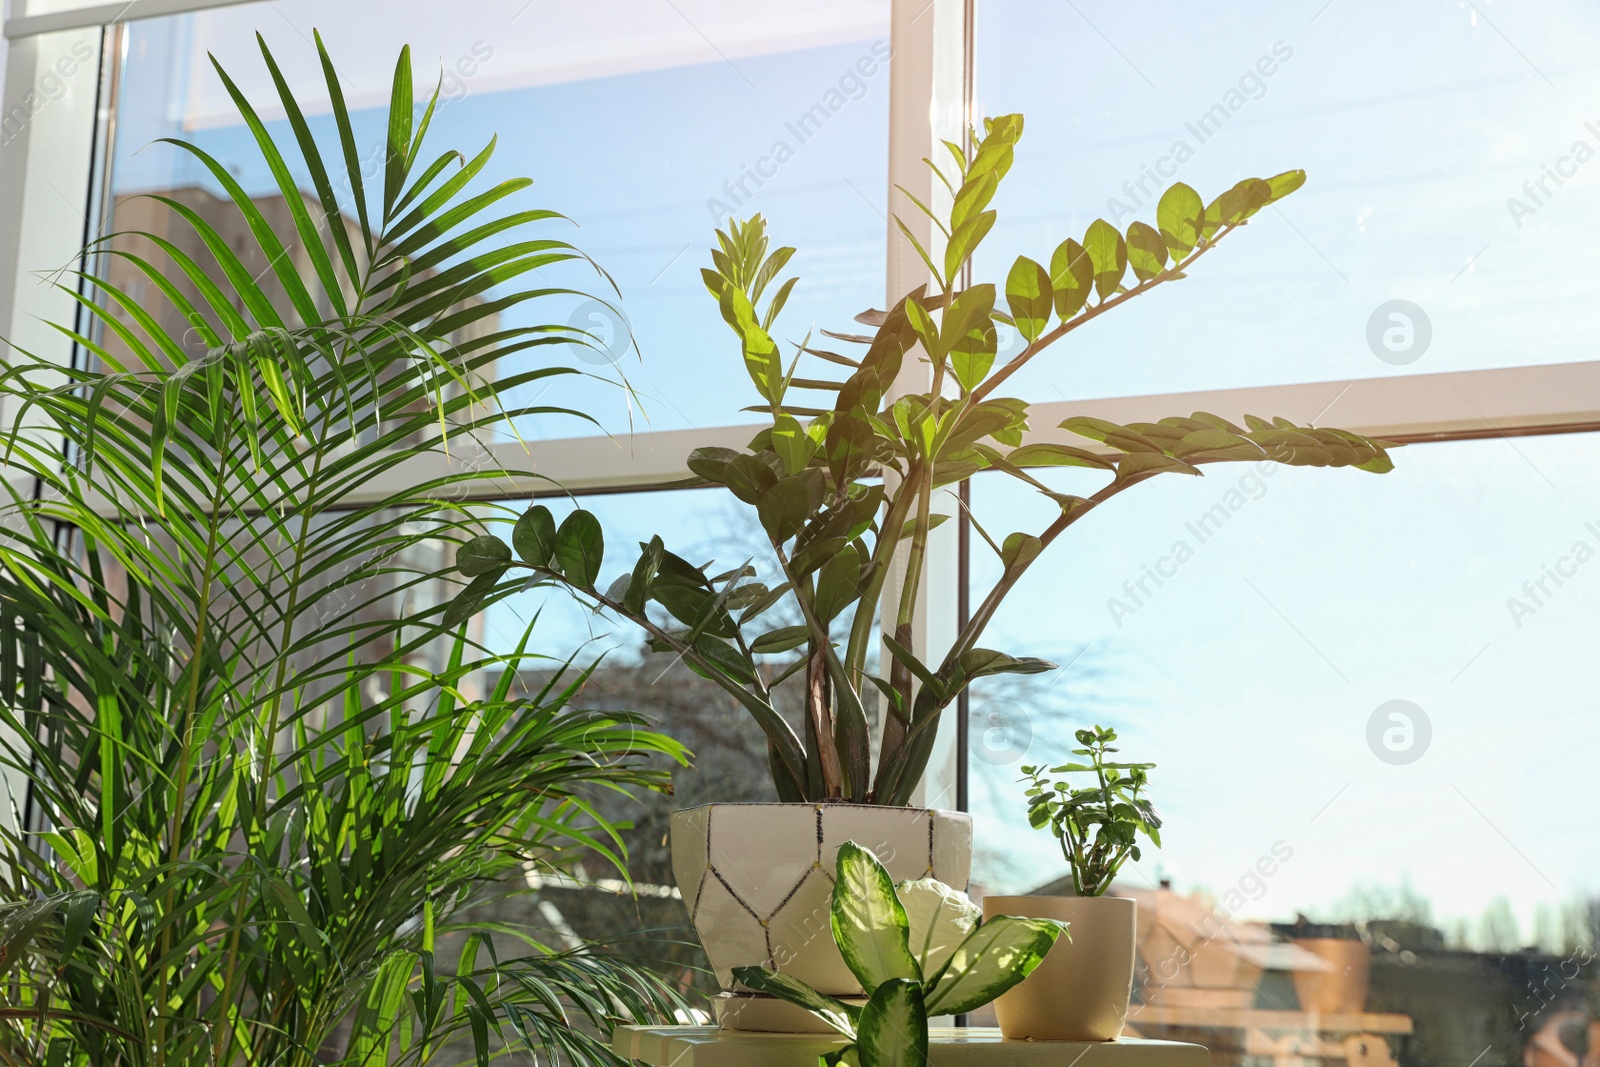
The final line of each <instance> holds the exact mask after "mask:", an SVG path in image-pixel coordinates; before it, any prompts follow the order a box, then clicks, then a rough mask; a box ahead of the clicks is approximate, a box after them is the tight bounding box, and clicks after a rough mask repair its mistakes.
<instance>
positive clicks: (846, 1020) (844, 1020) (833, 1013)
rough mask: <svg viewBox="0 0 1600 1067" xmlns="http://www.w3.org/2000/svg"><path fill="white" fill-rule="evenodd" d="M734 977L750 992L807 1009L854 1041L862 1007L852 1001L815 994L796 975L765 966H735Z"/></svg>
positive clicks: (813, 990)
mask: <svg viewBox="0 0 1600 1067" xmlns="http://www.w3.org/2000/svg"><path fill="white" fill-rule="evenodd" d="M733 977H734V978H735V979H737V980H738V981H739V982H741V983H743V984H744V987H745V988H746V989H748V990H750V991H751V992H752V993H766V994H768V995H770V996H774V997H777V998H778V999H779V1000H786V1001H788V1002H789V1003H790V1004H793V1005H795V1006H796V1007H801V1008H804V1009H805V1010H806V1011H809V1012H810V1013H811V1014H813V1015H815V1016H816V1017H817V1018H819V1019H821V1020H822V1021H823V1022H825V1023H827V1024H828V1025H829V1026H831V1027H833V1028H834V1029H835V1030H837V1031H839V1032H840V1033H841V1034H843V1035H844V1036H845V1037H848V1038H851V1039H852V1040H853V1039H854V1038H855V1036H856V1023H857V1021H858V1020H859V1019H860V1017H861V1009H860V1008H858V1007H856V1006H854V1005H853V1004H846V1003H845V1002H844V1001H842V1000H835V999H834V998H833V997H830V996H828V995H826V994H824V993H818V992H817V991H816V990H815V989H812V988H811V987H810V986H808V985H806V984H805V983H804V982H802V981H800V980H799V979H798V978H791V977H789V976H788V975H786V974H780V973H779V972H777V971H769V970H767V969H766V968H765V967H735V968H734V969H733Z"/></svg>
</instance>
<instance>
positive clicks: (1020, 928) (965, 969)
mask: <svg viewBox="0 0 1600 1067" xmlns="http://www.w3.org/2000/svg"><path fill="white" fill-rule="evenodd" d="M1065 931H1066V924H1065V923H1058V922H1054V921H1053V920H1050V919H1019V918H1017V917H1015V916H1012V915H997V916H995V917H994V918H992V919H990V920H989V921H988V922H986V923H984V924H983V925H982V926H980V927H978V929H976V930H974V931H973V932H972V933H971V934H970V935H968V937H967V939H966V940H965V941H963V942H962V943H961V944H960V946H959V947H957V948H956V950H955V952H954V953H953V954H952V955H951V957H950V963H949V965H948V966H946V967H945V971H944V974H942V975H940V976H939V981H938V982H937V983H936V984H935V985H934V987H933V992H932V993H930V994H929V996H928V998H927V1003H926V1007H927V1010H928V1013H929V1014H930V1015H960V1014H961V1013H963V1012H969V1011H972V1010H974V1009H976V1008H981V1007H982V1006H983V1005H985V1004H987V1003H989V1002H990V1001H991V1000H993V999H994V998H995V997H998V996H999V995H1000V994H1001V993H1004V992H1005V991H1006V990H1008V989H1010V988H1011V987H1012V986H1014V985H1016V984H1017V983H1018V982H1020V981H1022V980H1023V979H1024V978H1026V977H1028V975H1030V974H1032V973H1033V969H1034V968H1035V967H1037V966H1039V964H1040V962H1042V961H1043V960H1044V956H1045V953H1047V952H1049V951H1050V947H1051V946H1052V945H1054V944H1055V943H1056V938H1058V937H1060V936H1061V934H1063V933H1064V932H1065Z"/></svg>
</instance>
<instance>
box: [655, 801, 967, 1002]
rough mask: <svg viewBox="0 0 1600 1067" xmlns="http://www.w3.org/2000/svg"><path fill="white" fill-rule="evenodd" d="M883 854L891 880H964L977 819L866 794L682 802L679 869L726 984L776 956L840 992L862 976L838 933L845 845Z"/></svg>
mask: <svg viewBox="0 0 1600 1067" xmlns="http://www.w3.org/2000/svg"><path fill="white" fill-rule="evenodd" d="M846 841H855V842H857V843H858V844H861V845H863V846H865V847H867V848H870V849H871V850H872V851H873V852H874V853H876V854H877V856H878V858H879V859H880V860H881V861H882V862H883V864H884V866H885V867H887V868H888V870H889V873H890V875H891V876H892V877H893V878H894V879H895V881H901V880H903V879H907V878H940V879H941V880H947V881H954V882H959V883H960V885H962V886H964V885H965V883H966V878H967V874H968V872H969V870H970V867H971V823H970V821H969V819H968V817H967V816H964V815H958V814H956V813H953V812H941V811H930V810H926V809H917V808H892V807H883V806H879V805H868V804H712V805H707V806H705V807H701V808H694V809H691V810H688V811H680V812H675V813H674V815H673V826H672V854H673V873H674V874H675V875H676V877H677V879H678V886H679V890H680V892H681V893H682V895H683V900H684V904H685V905H686V906H687V907H688V908H689V913H690V918H691V920H692V921H693V922H694V926H695V929H696V931H697V932H698V933H699V935H700V941H701V945H702V946H703V947H704V948H705V950H706V955H707V956H708V957H710V960H711V963H712V966H713V967H714V968H715V969H716V971H717V978H718V980H719V981H720V982H721V983H722V985H723V987H724V988H731V986H732V978H733V976H732V973H731V972H732V969H733V968H734V967H740V966H751V965H760V966H767V967H773V968H775V969H777V970H779V971H782V972H783V973H785V974H788V975H790V976H792V977H794V978H798V979H800V980H801V981H804V982H806V983H808V984H809V985H811V986H813V987H814V988H816V989H819V990H821V991H823V992H828V993H833V994H846V995H848V994H853V993H858V992H859V990H860V986H859V985H858V984H857V983H856V981H855V976H854V975H852V974H851V973H850V970H849V968H848V967H846V966H845V963H844V960H843V959H842V958H840V956H839V950H838V948H837V947H836V946H835V944H834V941H833V931H832V928H831V926H830V925H829V906H830V902H831V899H832V894H833V867H834V864H835V861H836V857H837V854H838V851H839V846H840V845H842V844H844V842H846Z"/></svg>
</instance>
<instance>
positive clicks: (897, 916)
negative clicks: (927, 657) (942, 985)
mask: <svg viewBox="0 0 1600 1067" xmlns="http://www.w3.org/2000/svg"><path fill="white" fill-rule="evenodd" d="M832 921H833V939H834V940H835V941H836V942H838V944H839V953H840V955H842V956H843V957H844V962H845V965H846V966H848V967H849V968H850V973H851V974H853V975H855V976H856V981H858V982H860V983H861V987H862V988H863V989H868V990H873V989H877V988H878V987H879V986H880V985H882V984H883V983H884V982H887V981H889V980H891V979H894V978H909V979H911V980H912V981H915V982H921V981H922V971H921V969H920V968H919V967H918V966H917V961H916V957H914V956H912V955H911V948H910V921H909V920H908V919H907V918H906V909H905V907H904V906H903V905H901V903H900V898H899V897H897V896H895V894H894V881H893V879H891V878H890V877H889V872H888V871H887V870H885V869H884V866H883V864H881V863H879V862H878V857H876V856H874V855H873V854H872V853H871V852H869V851H867V850H866V849H865V848H862V847H861V846H860V845H858V844H856V843H855V842H854V841H846V842H845V843H844V844H843V845H840V846H839V861H838V866H837V873H836V877H835V880H834V883H833V915H832Z"/></svg>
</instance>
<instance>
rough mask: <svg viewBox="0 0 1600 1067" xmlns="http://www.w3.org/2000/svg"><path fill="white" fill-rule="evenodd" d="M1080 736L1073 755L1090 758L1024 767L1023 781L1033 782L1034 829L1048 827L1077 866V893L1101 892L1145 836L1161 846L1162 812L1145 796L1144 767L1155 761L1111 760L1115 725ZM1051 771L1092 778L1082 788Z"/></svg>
mask: <svg viewBox="0 0 1600 1067" xmlns="http://www.w3.org/2000/svg"><path fill="white" fill-rule="evenodd" d="M1075 736H1076V737H1077V739H1078V744H1080V745H1082V746H1083V747H1082V748H1075V749H1073V750H1072V754H1073V755H1074V756H1085V757H1087V758H1088V762H1087V763H1064V764H1062V765H1061V766H1059V767H1051V768H1050V769H1049V772H1048V774H1047V773H1046V770H1045V768H1043V767H1024V768H1022V773H1023V774H1024V775H1026V776H1027V777H1026V778H1025V779H1024V781H1027V782H1029V783H1030V785H1029V786H1028V823H1029V824H1030V825H1031V826H1032V827H1033V828H1034V829H1035V830H1042V829H1044V828H1046V827H1048V828H1049V830H1050V832H1051V833H1052V834H1054V835H1055V837H1056V840H1058V841H1060V842H1061V854H1062V855H1063V856H1065V857H1066V860H1067V863H1068V865H1069V866H1070V867H1071V868H1072V888H1073V892H1074V895H1076V896H1080V897H1098V896H1101V895H1103V894H1104V893H1105V891H1106V890H1107V889H1109V888H1111V882H1112V879H1114V878H1116V876H1117V872H1118V871H1120V870H1121V869H1122V865H1123V864H1124V863H1126V862H1127V861H1128V860H1130V859H1131V860H1133V861H1134V862H1135V863H1137V862H1138V861H1139V838H1140V837H1141V836H1143V837H1145V838H1147V839H1148V840H1149V841H1150V842H1151V844H1153V845H1155V846H1156V847H1157V848H1160V847H1161V816H1160V815H1159V814H1157V813H1156V809H1155V806H1154V805H1153V804H1151V803H1150V800H1149V798H1148V797H1146V796H1144V795H1143V793H1144V788H1145V786H1146V785H1147V784H1148V779H1147V777H1146V775H1145V772H1146V771H1148V770H1150V768H1152V767H1154V766H1155V764H1154V763H1113V762H1109V761H1107V760H1106V756H1107V755H1110V754H1111V753H1114V752H1116V751H1117V750H1116V749H1114V748H1112V747H1111V742H1113V741H1115V740H1116V739H1117V732H1116V731H1115V730H1112V729H1108V728H1105V727H1101V726H1096V727H1095V728H1094V729H1093V730H1079V731H1078V732H1077V734H1076V735H1075ZM1050 774H1059V775H1085V774H1087V775H1092V776H1093V781H1091V783H1090V784H1089V785H1088V786H1086V787H1084V788H1082V789H1080V788H1078V787H1077V786H1075V785H1073V784H1072V783H1071V782H1070V781H1068V780H1067V779H1066V778H1065V777H1063V778H1061V779H1059V780H1052V779H1051V778H1050V777H1049V775H1050Z"/></svg>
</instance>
